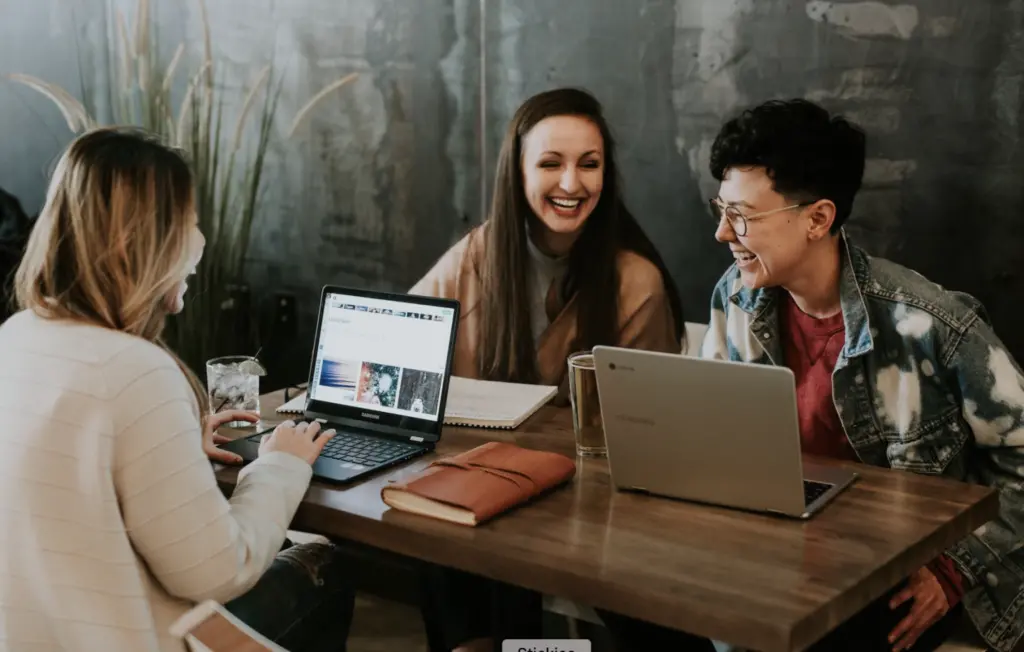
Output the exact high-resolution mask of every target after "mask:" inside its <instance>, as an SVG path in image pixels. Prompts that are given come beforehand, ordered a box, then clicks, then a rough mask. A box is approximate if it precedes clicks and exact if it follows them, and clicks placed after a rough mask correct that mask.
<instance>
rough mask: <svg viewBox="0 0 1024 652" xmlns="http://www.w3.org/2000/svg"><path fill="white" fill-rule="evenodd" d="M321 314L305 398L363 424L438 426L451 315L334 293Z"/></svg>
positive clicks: (441, 309) (433, 308)
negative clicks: (351, 411)
mask: <svg viewBox="0 0 1024 652" xmlns="http://www.w3.org/2000/svg"><path fill="white" fill-rule="evenodd" d="M322 310H323V314H322V315H321V318H320V333H319V335H318V337H317V348H316V351H315V358H314V361H313V373H312V377H311V382H310V389H309V398H310V400H311V401H318V402H321V403H325V404H331V405H335V406H340V407H343V408H356V409H357V410H358V413H357V414H358V418H361V419H363V420H367V419H368V420H371V421H376V422H384V423H394V424H397V423H401V422H406V423H408V422H409V421H410V420H416V421H418V422H420V423H422V424H423V425H424V426H426V425H427V423H425V422H430V423H434V424H436V422H437V421H438V419H439V416H440V415H439V412H440V410H441V402H442V401H441V399H442V391H443V388H444V385H445V371H446V369H447V366H448V362H449V359H450V348H451V345H452V341H453V337H452V335H453V333H452V330H453V329H454V328H455V326H456V323H455V320H456V315H455V310H453V309H452V308H450V307H445V306H435V305H424V304H422V303H418V302H414V301H408V302H407V301H401V300H392V299H381V298H371V297H366V296H356V295H348V294H340V293H332V292H328V293H327V294H326V296H325V298H324V303H323V308H322ZM344 411H345V412H348V410H344ZM396 417H398V419H396ZM408 425H410V426H412V427H413V428H414V429H419V428H417V427H416V426H415V424H414V423H408Z"/></svg>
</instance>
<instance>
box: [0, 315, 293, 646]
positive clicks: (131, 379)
mask: <svg viewBox="0 0 1024 652" xmlns="http://www.w3.org/2000/svg"><path fill="white" fill-rule="evenodd" d="M0 418H2V424H3V425H2V426H0V650H17V651H19V652H21V651H22V650H24V651H26V652H44V651H46V652H48V651H50V650H69V651H70V650H73V651H75V652H78V651H80V650H81V651H84V650H103V651H104V652H121V651H124V652H129V651H130V652H144V651H157V650H159V651H163V652H167V651H170V650H173V651H174V652H181V651H182V650H184V645H183V644H181V643H180V642H179V641H177V640H175V639H173V638H171V637H170V635H169V634H168V627H169V626H170V625H171V623H172V622H173V621H174V620H175V619H177V617H178V616H180V615H181V614H183V613H184V612H185V611H186V610H188V609H189V608H190V607H191V606H192V604H193V603H195V602H198V601H201V600H204V599H207V598H210V599H213V600H217V601H219V602H222V603H223V602H226V601H228V600H230V599H232V598H235V597H237V596H239V595H241V594H242V593H244V592H245V591H246V590H247V589H248V588H249V587H251V586H252V585H253V584H254V583H255V582H256V580H257V579H258V578H259V577H260V575H261V574H262V573H263V572H264V571H265V570H266V569H267V568H268V567H269V566H270V563H271V562H272V561H273V559H274V556H275V555H276V553H277V551H278V550H279V549H280V547H281V544H282V542H283V541H284V538H285V532H286V528H287V527H288V524H289V523H290V521H291V519H292V516H293V515H294V513H295V510H296V508H297V507H298V505H299V502H300V501H301V499H302V496H303V495H304V493H305V490H306V488H307V486H308V484H309V479H310V477H311V475H312V471H311V469H310V467H309V465H308V464H307V463H306V462H305V461H303V460H301V459H299V458H298V457H294V456H292V455H289V454H287V453H271V454H269V455H266V456H264V457H261V458H260V459H259V460H258V461H256V462H254V463H253V464H251V465H249V466H248V467H247V468H245V469H244V470H243V471H242V472H241V474H240V476H239V481H238V487H237V489H236V490H235V492H234V496H233V497H232V498H231V500H230V501H228V500H226V499H225V498H224V496H223V495H222V494H221V492H220V490H219V489H218V488H217V482H216V479H215V478H214V474H213V470H212V468H211V466H210V462H209V461H208V460H207V458H206V456H205V455H204V454H203V450H202V441H201V438H202V435H201V431H200V425H199V420H198V410H197V407H196V405H195V401H194V399H193V398H192V395H191V392H190V390H189V386H188V382H187V381H186V379H185V377H184V375H183V374H182V373H181V371H180V370H179V369H178V367H177V365H176V364H175V363H174V360H173V359H172V358H171V357H170V356H169V355H167V354H166V353H165V352H164V351H162V350H161V349H160V348H159V347H158V346H156V345H154V344H152V343H150V342H147V341H145V340H142V339H139V338H136V337H133V336H131V335H127V334H125V333H121V332H117V331H112V330H107V329H103V328H98V327H94V326H87V325H84V324H78V323H73V322H66V321H63V322H60V321H49V320H45V319H42V318H40V317H37V316H36V315H34V314H32V313H27V312H21V313H18V314H17V315H15V316H13V317H11V318H10V319H9V320H8V321H7V322H6V323H4V325H3V326H2V327H0Z"/></svg>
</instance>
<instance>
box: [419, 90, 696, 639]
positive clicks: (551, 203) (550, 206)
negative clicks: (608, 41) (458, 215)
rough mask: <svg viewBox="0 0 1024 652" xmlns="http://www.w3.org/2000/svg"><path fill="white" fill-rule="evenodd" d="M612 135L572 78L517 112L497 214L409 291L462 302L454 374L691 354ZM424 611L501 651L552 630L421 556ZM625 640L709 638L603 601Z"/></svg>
mask: <svg viewBox="0 0 1024 652" xmlns="http://www.w3.org/2000/svg"><path fill="white" fill-rule="evenodd" d="M616 163H617V161H616V158H615V143H614V140H613V139H612V135H611V130H610V129H609V127H608V123H607V122H606V120H605V118H604V115H603V112H602V109H601V105H600V103H599V102H598V101H597V100H596V99H595V98H594V97H593V96H592V95H590V94H589V93H587V92H585V91H582V90H577V89H571V88H563V89H557V90H552V91H548V92H545V93H540V94H539V95H535V96H533V97H531V98H530V99H528V100H527V101H526V102H525V103H524V104H523V105H522V106H521V107H519V110H518V111H516V113H515V116H514V117H513V118H512V122H511V123H510V124H509V127H508V130H507V131H506V132H505V140H504V143H503V144H502V147H501V152H500V153H499V155H498V170H497V175H496V179H495V191H494V198H493V202H492V205H491V214H490V216H489V218H488V219H487V221H486V222H485V223H484V224H483V225H481V226H479V227H477V228H476V229H474V230H473V231H472V232H470V234H469V235H467V236H466V237H465V238H464V239H463V240H462V241H460V242H459V243H458V244H456V245H455V246H454V247H452V249H450V250H449V251H448V252H447V253H446V254H445V255H444V256H443V257H442V258H441V260H440V261H439V262H438V263H437V264H436V265H435V266H434V268H433V269H432V270H431V271H430V272H429V273H428V274H427V275H426V277H424V278H423V279H422V280H421V281H420V282H419V283H417V284H416V286H415V287H414V288H413V289H412V292H413V293H415V294H427V295H432V296H441V297H450V298H456V299H459V301H460V302H461V303H462V321H461V323H460V324H459V333H458V339H457V342H456V352H455V360H454V364H453V373H454V374H456V375H460V376H469V377H474V378H485V379H489V380H501V381H511V382H524V383H537V382H539V383H544V384H554V385H559V386H560V387H561V390H562V391H561V397H562V398H563V399H564V397H565V394H566V390H567V382H566V358H567V357H568V355H569V354H570V353H572V352H573V351H577V350H585V349H590V348H592V347H594V346H596V345H598V344H606V345H616V346H623V347H630V348H637V349H647V350H652V351H664V352H670V353H680V352H681V350H682V343H683V342H682V339H683V332H684V330H683V327H684V323H683V314H682V308H681V305H680V300H679V296H678V293H677V291H676V287H675V284H674V283H673V282H672V278H671V276H670V275H669V273H668V270H667V269H666V268H665V265H664V263H663V262H662V260H661V256H659V255H658V252H657V250H656V249H655V247H654V245H653V244H652V243H651V241H650V239H649V238H648V237H647V236H646V234H644V232H643V230H642V229H641V228H640V225H639V224H638V223H637V221H636V219H635V218H634V217H633V216H632V215H631V214H630V212H629V210H628V209H627V208H626V205H625V202H624V201H623V198H622V192H621V188H620V181H619V172H618V168H617V165H616ZM424 581H425V589H426V591H425V596H424V603H423V616H424V619H425V620H426V622H427V626H428V631H431V632H432V634H433V637H434V638H437V639H441V640H440V641H439V642H440V643H441V644H442V645H443V646H444V647H445V648H447V649H456V650H460V651H462V650H465V651H469V650H481V651H485V650H493V649H495V648H496V645H497V647H500V641H501V640H503V639H507V638H519V639H530V638H533V639H537V638H541V627H540V625H541V596H540V595H539V594H537V593H535V592H533V591H528V590H525V589H521V588H518V587H513V586H510V585H506V584H502V583H499V582H493V581H490V580H487V579H485V578H482V577H478V576H475V575H471V574H468V573H463V572H460V571H456V570H454V569H448V568H442V567H438V566H432V565H424ZM599 613H600V615H601V617H602V619H603V620H604V622H605V624H606V625H607V626H608V629H609V630H610V631H611V634H612V637H613V639H614V640H615V642H616V647H617V648H618V649H619V650H620V652H621V651H623V650H627V649H630V646H631V645H633V644H634V643H635V642H638V641H642V644H643V645H644V646H645V647H644V648H643V649H652V650H653V649H661V647H659V642H660V641H671V642H672V643H679V642H683V643H684V644H685V643H691V644H690V645H689V646H688V648H689V649H691V650H701V651H707V650H713V647H712V646H711V643H710V642H709V641H707V640H705V639H698V638H692V641H691V640H690V639H691V637H689V636H688V635H686V634H681V635H680V634H679V633H677V632H671V631H669V630H665V629H664V628H660V627H657V626H654V625H651V624H649V623H645V622H642V621H638V620H635V619H631V618H626V617H623V616H621V615H617V614H614V613H610V612H599Z"/></svg>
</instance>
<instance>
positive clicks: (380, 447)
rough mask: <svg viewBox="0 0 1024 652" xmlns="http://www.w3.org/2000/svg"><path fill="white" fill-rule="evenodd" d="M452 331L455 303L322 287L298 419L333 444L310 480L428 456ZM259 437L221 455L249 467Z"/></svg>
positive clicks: (443, 395)
mask: <svg viewBox="0 0 1024 652" xmlns="http://www.w3.org/2000/svg"><path fill="white" fill-rule="evenodd" d="M458 324H459V302H458V301H454V300H449V299H436V298H433V297H420V296H412V295H405V294H392V293H386V292H372V291H368V290H355V289H351V288H342V287H335V286H326V287H324V289H323V292H322V294H321V297H320V316H319V318H318V320H317V329H316V341H315V342H314V344H313V361H312V364H311V365H310V371H309V390H308V393H307V395H306V411H305V415H304V418H305V419H306V420H307V421H313V420H316V421H319V422H320V425H321V428H322V429H323V430H327V429H329V428H334V429H335V430H337V433H338V434H337V435H335V436H334V438H332V439H331V440H330V441H329V442H327V446H325V447H324V450H323V453H321V455H320V457H319V458H318V459H317V461H316V463H315V464H314V465H313V476H314V477H316V478H319V479H322V480H328V481H330V482H352V481H354V480H357V479H360V478H362V477H364V476H367V475H369V474H371V473H374V472H376V471H379V470H380V469H383V468H387V467H390V466H394V465H395V464H399V463H402V462H405V461H407V460H410V459H412V458H414V457H418V456H420V455H424V454H426V453H428V452H430V451H432V450H434V446H435V445H436V444H437V442H438V440H439V439H440V438H441V426H442V425H443V424H444V406H445V400H446V399H447V396H448V382H449V379H450V377H451V365H452V355H453V353H454V350H455V335H456V332H457V330H458ZM265 432H268V431H263V432H259V433H257V434H255V435H251V436H249V437H243V438H240V439H236V440H235V441H232V442H230V443H227V444H224V445H222V448H224V449H225V450H229V451H232V452H235V453H238V454H239V455H241V456H242V459H243V460H244V461H245V462H251V461H252V460H254V459H256V455H257V451H258V450H259V443H260V438H261V437H262V436H263V434H264V433H265Z"/></svg>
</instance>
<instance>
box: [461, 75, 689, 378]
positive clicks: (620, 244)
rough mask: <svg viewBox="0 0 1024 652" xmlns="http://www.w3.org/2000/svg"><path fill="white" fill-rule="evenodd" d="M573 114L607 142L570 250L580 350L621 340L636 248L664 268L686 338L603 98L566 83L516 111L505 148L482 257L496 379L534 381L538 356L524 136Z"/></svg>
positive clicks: (489, 366) (489, 365)
mask: <svg viewBox="0 0 1024 652" xmlns="http://www.w3.org/2000/svg"><path fill="white" fill-rule="evenodd" d="M562 115H572V116H579V117H582V118H586V119H587V120H589V121H591V122H592V123H594V125H596V126H597V128H598V129H599V130H600V132H601V137H602V139H603V140H604V165H605V168H604V186H603V188H602V190H601V198H600V199H599V200H598V203H597V206H595V207H594V212H593V213H592V214H591V215H590V217H589V218H587V221H586V223H585V224H584V227H583V231H582V233H580V236H579V238H578V239H577V240H576V242H575V244H574V245H573V248H572V251H571V252H570V254H569V268H568V272H567V273H566V276H565V281H564V283H565V285H564V287H563V289H564V296H565V297H567V298H571V297H575V301H576V306H577V316H576V332H577V339H576V342H575V343H574V346H575V348H576V349H589V348H592V347H594V346H596V345H598V344H615V343H616V341H617V339H618V330H619V324H618V315H619V306H618V296H619V271H618V266H617V264H616V256H617V254H618V253H619V252H620V251H622V250H629V251H633V252H635V253H637V254H639V255H640V256H643V257H644V258H646V259H647V260H649V261H651V262H652V263H653V264H654V265H655V266H656V267H657V268H658V270H659V271H660V272H661V276H662V279H663V281H664V283H665V291H666V294H667V295H668V299H669V304H670V306H671V308H672V316H673V317H674V320H675V329H676V339H677V340H680V341H681V338H682V332H683V310H682V304H681V302H680V300H679V292H678V291H677V289H676V286H675V283H674V282H673V281H672V277H671V275H670V274H669V272H668V269H667V268H666V267H665V263H664V262H663V261H662V259H661V256H660V255H659V254H658V251H657V249H655V247H654V244H653V243H652V242H651V241H650V239H649V238H648V237H647V235H646V234H645V233H644V232H643V229H641V228H640V225H639V223H637V221H636V219H635V218H634V217H633V215H632V214H630V212H629V210H628V209H627V208H626V205H625V203H624V202H623V199H622V194H621V193H622V191H621V182H620V179H619V174H618V168H617V166H616V160H615V141H614V139H613V138H612V134H611V130H610V129H609V128H608V123H607V121H606V120H605V119H604V114H603V112H602V109H601V104H600V103H599V102H598V101H597V99H596V98H594V96H592V95H590V94H589V93H587V92H586V91H583V90H579V89H575V88H560V89H556V90H551V91H547V92H544V93H540V94H539V95H534V96H533V97H531V98H530V99H528V100H526V102H524V103H523V105H522V106H520V107H519V110H518V111H516V114H515V116H513V118H512V121H511V122H510V123H509V126H508V129H507V130H506V132H505V139H504V142H503V143H502V146H501V152H500V153H499V154H498V169H497V174H496V176H495V189H494V197H493V200H492V204H491V214H490V216H489V219H488V224H487V227H486V228H485V236H484V237H485V239H486V240H485V243H484V248H483V250H484V251H485V252H487V253H486V256H485V258H484V260H483V261H479V265H480V272H481V279H482V283H483V300H482V305H481V308H482V314H481V327H482V338H481V351H480V357H479V360H480V374H481V376H482V377H484V378H490V379H493V380H507V381H513V382H535V381H536V380H537V364H536V363H537V359H536V350H535V349H534V343H533V337H532V334H531V331H530V303H529V290H528V281H527V265H528V255H529V254H528V252H527V245H526V238H527V235H526V233H527V229H526V228H524V227H525V225H526V224H531V225H532V226H535V225H536V224H537V223H538V222H539V218H538V217H537V216H536V215H535V214H534V212H533V210H532V209H531V208H530V205H529V203H528V202H527V199H526V192H525V190H524V188H523V173H522V167H521V166H522V141H523V138H524V137H525V136H526V134H527V133H529V132H530V130H531V129H533V127H534V126H536V125H537V123H539V122H540V121H542V120H544V119H545V118H550V117H553V116H562Z"/></svg>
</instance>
